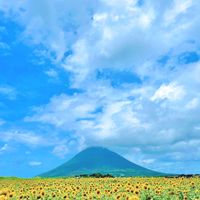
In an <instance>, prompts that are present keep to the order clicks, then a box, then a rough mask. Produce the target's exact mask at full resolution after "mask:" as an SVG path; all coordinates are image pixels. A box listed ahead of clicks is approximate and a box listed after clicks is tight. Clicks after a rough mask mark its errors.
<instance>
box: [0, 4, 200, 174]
mask: <svg viewBox="0 0 200 200" xmlns="http://www.w3.org/2000/svg"><path fill="white" fill-rule="evenodd" d="M80 5H81V6H80ZM199 11H200V3H198V2H197V1H194V0H167V1H164V2H163V1H161V0H148V1H147V0H146V1H145V0H143V1H137V0H110V1H106V0H94V1H89V0H81V1H80V0H77V1H70V0H69V1H64V0H59V1H57V0H55V1H53V2H51V3H50V2H49V1H47V0H43V1H39V0H26V1H17V2H11V1H6V0H1V1H0V160H1V161H0V168H1V171H0V175H2V176H21V177H31V176H34V175H37V174H40V173H42V172H44V171H46V170H49V169H51V168H53V167H55V166H57V165H59V164H61V163H63V162H64V161H66V160H68V159H69V158H71V157H72V156H73V155H75V154H76V153H77V152H79V151H81V150H82V149H84V148H86V147H89V146H105V147H108V148H109V149H111V150H114V151H116V152H118V153H120V154H121V155H123V156H125V157H126V158H128V159H129V160H131V161H133V162H135V163H137V164H140V165H142V166H145V167H148V168H150V169H154V170H158V171H163V172H171V173H200V169H199V167H198V166H200V147H199V146H200V117H199V113H200V90H199V88H200V39H199V34H198V33H199V29H198V27H199V24H200V17H199V14H198V13H199ZM191 19H192V20H191ZM188 163H189V164H188Z"/></svg>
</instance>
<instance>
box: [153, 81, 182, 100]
mask: <svg viewBox="0 0 200 200" xmlns="http://www.w3.org/2000/svg"><path fill="white" fill-rule="evenodd" d="M184 95H185V91H184V88H183V87H182V86H179V85H177V84H176V83H170V84H169V85H161V86H160V88H159V89H158V90H157V91H156V92H155V94H154V95H153V96H152V97H151V100H152V101H159V100H164V99H167V100H171V101H174V100H179V99H181V98H183V97H184Z"/></svg>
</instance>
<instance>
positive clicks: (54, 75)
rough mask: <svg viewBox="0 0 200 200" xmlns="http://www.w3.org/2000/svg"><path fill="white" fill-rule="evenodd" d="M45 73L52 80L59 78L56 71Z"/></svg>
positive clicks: (51, 70)
mask: <svg viewBox="0 0 200 200" xmlns="http://www.w3.org/2000/svg"><path fill="white" fill-rule="evenodd" d="M45 73H46V74H47V75H48V76H49V77H51V78H57V77H58V73H57V72H56V70H54V69H49V70H47V71H45Z"/></svg>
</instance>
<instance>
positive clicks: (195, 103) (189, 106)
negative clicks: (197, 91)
mask: <svg viewBox="0 0 200 200" xmlns="http://www.w3.org/2000/svg"><path fill="white" fill-rule="evenodd" d="M198 105H199V99H198V98H193V99H192V100H190V101H189V102H188V103H187V104H186V106H185V107H186V109H189V110H192V109H195V108H197V106H198Z"/></svg>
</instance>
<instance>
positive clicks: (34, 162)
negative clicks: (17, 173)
mask: <svg viewBox="0 0 200 200" xmlns="http://www.w3.org/2000/svg"><path fill="white" fill-rule="evenodd" d="M28 164H29V165H30V166H32V167H37V166H40V165H42V162H40V161H30V162H29V163H28Z"/></svg>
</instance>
